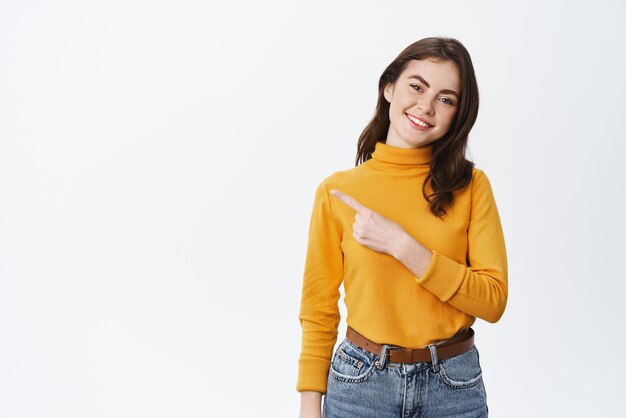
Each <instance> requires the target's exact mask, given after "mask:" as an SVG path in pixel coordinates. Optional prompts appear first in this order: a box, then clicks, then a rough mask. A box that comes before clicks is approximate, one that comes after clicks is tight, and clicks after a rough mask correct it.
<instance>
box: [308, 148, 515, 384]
mask: <svg viewBox="0 0 626 418" xmlns="http://www.w3.org/2000/svg"><path fill="white" fill-rule="evenodd" d="M432 148H433V146H432V145H429V146H427V147H425V148H399V147H394V146H391V145H387V144H385V143H384V142H377V143H376V147H375V150H374V152H373V153H372V158H371V159H369V160H367V161H365V162H364V163H363V164H361V165H359V166H357V167H353V168H351V169H348V170H343V171H337V172H335V173H333V174H331V175H330V176H328V177H326V178H325V179H324V180H323V181H322V182H321V183H320V184H319V186H318V187H317V190H316V192H315V199H314V204H313V210H312V214H311V219H310V225H309V235H308V247H307V253H306V261H305V268H304V277H303V283H302V300H301V308H300V315H299V320H300V324H301V326H302V348H301V352H300V357H299V359H298V381H297V384H296V390H297V391H298V392H301V391H305V390H313V391H318V392H321V393H326V382H327V377H328V370H329V367H330V361H331V358H332V354H333V350H334V346H335V343H336V342H337V336H338V325H339V321H340V313H339V306H338V300H339V296H340V294H339V286H340V285H341V283H342V281H343V284H344V291H345V297H344V303H345V305H346V310H347V316H346V323H347V324H348V325H350V326H351V327H352V328H354V329H355V330H357V331H358V332H360V333H361V334H363V335H365V336H367V337H368V338H369V339H371V340H373V341H375V342H377V343H380V344H382V343H385V344H394V345H400V346H405V347H411V348H420V347H425V346H426V345H428V344H430V343H434V342H438V341H441V340H444V339H447V338H450V337H452V336H453V335H454V334H456V333H457V332H458V331H459V330H460V329H461V328H464V327H468V326H471V325H472V324H473V323H474V322H475V321H476V318H477V317H478V318H481V319H483V320H485V321H488V322H491V323H494V322H497V321H498V320H499V319H500V317H501V316H502V314H503V312H504V309H505V307H506V302H507V295H508V279H507V274H508V273H507V256H506V249H505V243H504V234H503V231H502V226H501V223H500V217H499V214H498V209H497V207H496V202H495V199H494V194H493V191H492V188H491V184H490V182H489V180H488V178H487V176H486V175H485V173H484V171H482V170H480V169H478V168H476V167H474V168H473V174H472V182H471V183H470V184H468V185H467V186H466V187H465V188H463V189H461V190H457V191H456V192H454V202H453V205H452V207H451V208H446V210H447V212H448V214H447V215H445V217H444V220H441V219H440V218H438V217H436V216H434V215H433V214H432V213H431V212H430V211H429V210H428V206H427V202H426V199H424V197H423V196H422V191H421V190H422V183H423V182H424V179H425V177H426V175H427V174H428V169H429V166H428V163H429V161H430V159H431V158H432ZM331 189H337V190H339V191H342V192H344V193H346V194H348V195H349V196H352V197H353V198H355V199H356V200H357V201H359V202H360V203H362V204H363V205H365V206H366V207H368V208H370V209H372V210H374V211H376V212H378V213H380V214H381V215H383V216H385V217H387V218H389V219H391V220H392V221H395V222H397V223H398V224H400V225H401V226H402V227H403V228H404V229H405V230H406V231H407V232H408V233H409V234H411V235H412V236H413V237H414V238H415V239H416V240H417V241H418V242H420V243H421V244H422V245H423V246H424V247H426V248H427V249H429V250H430V251H432V260H431V262H430V264H429V265H428V268H427V270H426V272H425V273H424V275H423V276H422V277H417V276H415V275H414V274H413V273H412V272H411V271H410V270H409V269H408V268H406V266H404V265H403V264H402V263H400V261H398V260H397V259H395V258H394V257H392V256H390V255H388V254H383V253H379V252H377V251H374V250H372V249H370V248H368V247H365V246H363V245H361V244H359V243H358V242H357V241H356V240H355V239H354V237H353V236H352V224H353V223H354V215H355V211H354V210H353V209H352V208H350V207H349V206H348V205H346V204H345V203H343V202H342V201H340V200H339V199H337V198H336V197H334V196H332V195H331V194H330V193H329V191H330V190H331Z"/></svg>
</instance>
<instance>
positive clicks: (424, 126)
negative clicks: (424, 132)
mask: <svg viewBox="0 0 626 418" xmlns="http://www.w3.org/2000/svg"><path fill="white" fill-rule="evenodd" d="M405 115H406V117H407V118H408V119H409V120H410V121H411V122H413V123H414V124H415V125H418V126H420V127H421V128H430V127H431V126H432V125H430V124H429V123H426V122H424V121H422V120H420V119H418V118H416V117H414V116H411V115H409V114H408V113H405Z"/></svg>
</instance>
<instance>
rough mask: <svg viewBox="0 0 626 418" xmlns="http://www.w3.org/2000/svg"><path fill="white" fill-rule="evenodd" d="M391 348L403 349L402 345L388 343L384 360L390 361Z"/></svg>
mask: <svg viewBox="0 0 626 418" xmlns="http://www.w3.org/2000/svg"><path fill="white" fill-rule="evenodd" d="M391 350H404V347H400V346H397V345H390V346H388V347H387V354H386V355H385V361H386V362H387V361H391Z"/></svg>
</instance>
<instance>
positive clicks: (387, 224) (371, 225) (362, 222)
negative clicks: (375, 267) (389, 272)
mask: <svg viewBox="0 0 626 418" xmlns="http://www.w3.org/2000/svg"><path fill="white" fill-rule="evenodd" d="M330 193H331V194H332V195H333V196H335V197H336V198H337V199H339V200H341V201H342V202H344V203H345V204H346V205H348V206H350V207H351V208H352V209H354V210H355V211H356V215H355V216H354V219H355V222H354V224H353V225H352V235H353V236H354V239H355V240H356V241H357V242H358V243H359V244H361V245H364V246H366V247H368V248H371V249H372V250H374V251H378V252H381V253H385V254H389V255H392V256H395V255H394V253H395V252H396V247H397V246H398V244H399V243H400V242H401V240H402V238H403V237H404V236H405V235H406V234H407V233H406V231H405V230H404V228H402V227H401V226H400V225H399V224H398V223H397V222H394V221H392V220H390V219H387V218H385V217H384V216H382V215H381V214H379V213H377V212H374V211H373V210H371V209H369V208H367V207H365V206H363V205H362V204H361V203H359V202H357V201H356V200H355V199H354V198H352V197H350V196H348V195H347V194H345V193H342V192H340V191H339V190H336V189H332V190H331V191H330Z"/></svg>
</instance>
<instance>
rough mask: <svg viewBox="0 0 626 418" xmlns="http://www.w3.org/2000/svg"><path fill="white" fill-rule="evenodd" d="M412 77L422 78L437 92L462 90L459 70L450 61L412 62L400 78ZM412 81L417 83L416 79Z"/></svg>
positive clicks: (426, 59)
mask: <svg viewBox="0 0 626 418" xmlns="http://www.w3.org/2000/svg"><path fill="white" fill-rule="evenodd" d="M412 75H420V76H422V78H424V79H425V80H426V81H427V82H428V84H430V87H431V88H434V89H435V90H442V89H451V90H456V91H460V90H461V77H460V75H459V70H458V69H457V68H456V64H455V63H454V62H453V61H450V60H446V61H440V60H439V59H437V61H431V60H430V59H428V58H425V59H422V60H411V61H409V62H408V63H407V66H406V68H405V69H404V71H403V72H402V74H401V76H400V77H401V78H404V79H407V78H408V77H410V76H412ZM411 80H412V81H417V80H416V79H414V78H412V79H411Z"/></svg>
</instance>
